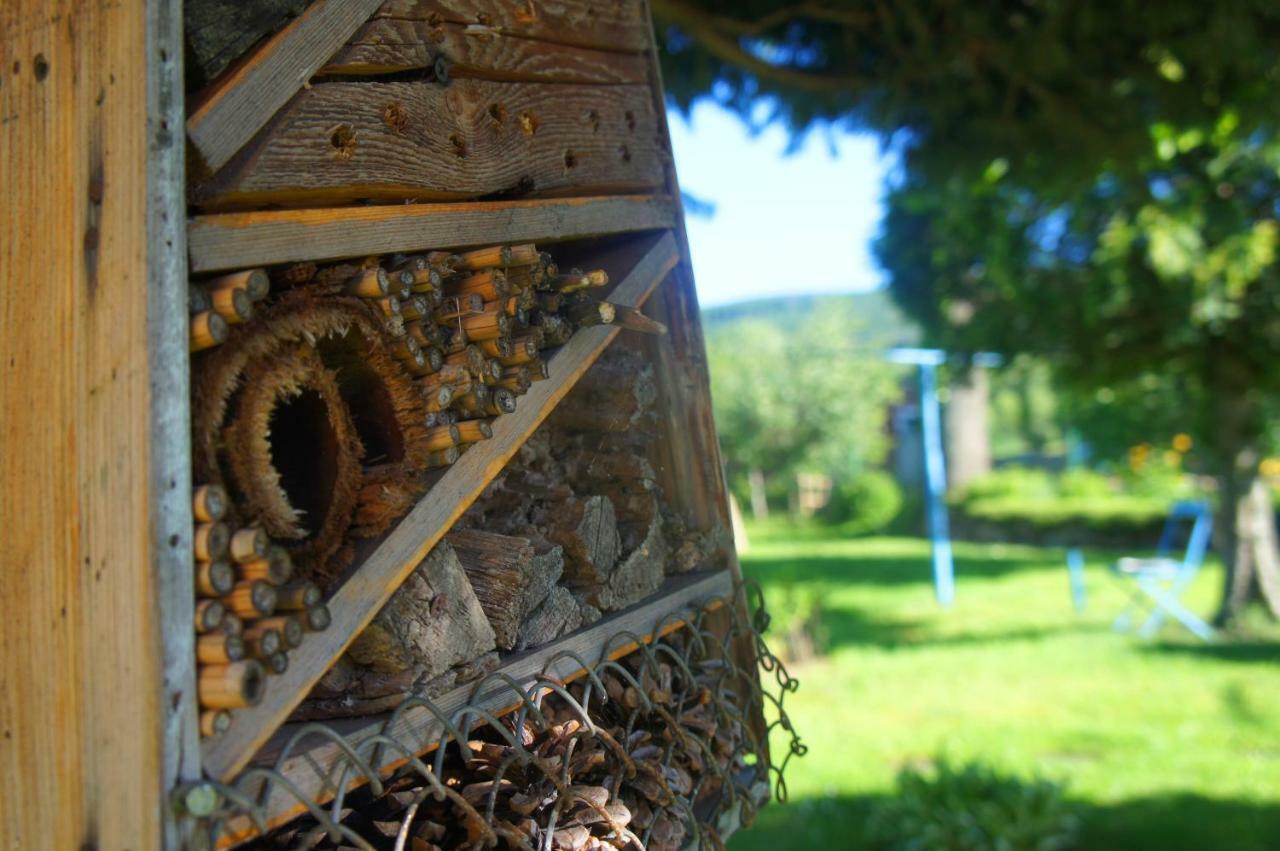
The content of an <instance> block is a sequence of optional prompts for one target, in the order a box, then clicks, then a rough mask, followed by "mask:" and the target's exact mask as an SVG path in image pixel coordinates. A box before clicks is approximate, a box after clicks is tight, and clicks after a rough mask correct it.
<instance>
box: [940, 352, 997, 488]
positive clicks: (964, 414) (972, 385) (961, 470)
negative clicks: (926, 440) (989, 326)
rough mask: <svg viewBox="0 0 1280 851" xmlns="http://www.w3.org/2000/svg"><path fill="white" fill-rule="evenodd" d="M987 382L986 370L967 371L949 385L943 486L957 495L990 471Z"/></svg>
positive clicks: (979, 368) (975, 367) (988, 392)
mask: <svg viewBox="0 0 1280 851" xmlns="http://www.w3.org/2000/svg"><path fill="white" fill-rule="evenodd" d="M990 397H991V382H990V380H989V377H988V373H987V370H986V369H984V368H982V367H980V366H972V367H970V368H969V374H968V375H967V376H965V377H964V379H963V380H957V381H953V382H952V383H951V400H950V402H949V403H948V404H947V487H948V489H949V490H951V491H953V492H955V493H959V492H961V491H963V490H964V489H965V487H966V486H967V485H968V484H969V483H970V482H972V481H973V480H974V479H977V478H979V477H981V476H984V475H986V474H987V473H990V472H991V429H990V424H989V423H990V420H989V416H988V409H989V403H990Z"/></svg>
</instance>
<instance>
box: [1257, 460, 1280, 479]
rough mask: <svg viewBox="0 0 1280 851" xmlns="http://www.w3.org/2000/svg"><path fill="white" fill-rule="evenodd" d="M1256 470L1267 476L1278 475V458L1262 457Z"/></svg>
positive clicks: (1279, 474)
mask: <svg viewBox="0 0 1280 851" xmlns="http://www.w3.org/2000/svg"><path fill="white" fill-rule="evenodd" d="M1258 470H1259V471H1260V472H1261V473H1262V475H1264V476H1267V477H1273V476H1275V477H1280V458H1264V459H1263V461H1262V463H1261V464H1259V465H1258Z"/></svg>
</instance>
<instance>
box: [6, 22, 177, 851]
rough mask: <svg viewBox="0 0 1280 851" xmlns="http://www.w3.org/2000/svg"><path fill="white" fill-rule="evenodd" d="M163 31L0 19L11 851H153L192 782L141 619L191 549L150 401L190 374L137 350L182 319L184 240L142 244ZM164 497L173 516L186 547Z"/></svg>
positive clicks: (173, 137)
mask: <svg viewBox="0 0 1280 851" xmlns="http://www.w3.org/2000/svg"><path fill="white" fill-rule="evenodd" d="M173 11H175V7H174V4H171V3H161V2H159V0H154V2H146V3H131V4H124V3H84V2H72V0H60V2H48V0H18V2H7V3H5V4H3V5H0V55H2V56H3V57H4V59H3V67H4V84H3V87H0V186H2V187H3V188H4V192H5V197H6V206H5V213H4V214H3V215H0V268H3V269H4V270H5V274H6V276H8V277H10V278H11V279H12V280H23V281H28V282H31V283H32V284H33V286H28V287H16V286H5V287H0V339H3V341H4V343H3V357H0V411H3V414H2V415H0V528H3V530H4V531H3V533H2V535H3V540H4V550H3V563H2V565H0V572H2V573H3V574H4V576H6V577H7V578H8V581H5V582H3V583H0V607H2V608H3V610H4V612H5V616H4V617H3V618H0V647H2V648H3V651H2V652H0V788H3V792H2V793H0V825H3V837H4V838H3V844H4V846H5V847H6V848H90V847H92V848H97V849H121V848H131V849H155V848H159V847H161V846H162V843H164V842H166V841H167V839H166V837H171V836H172V834H166V833H165V820H166V818H167V816H166V813H167V811H168V802H167V799H166V797H165V793H166V791H167V788H166V787H167V782H168V779H169V778H172V777H173V776H175V775H176V774H181V773H182V772H186V771H189V770H190V769H191V763H190V762H187V763H186V766H185V767H180V766H179V764H178V763H179V762H181V760H180V759H177V760H171V758H172V757H176V756H177V755H176V754H170V753H166V752H165V749H166V744H168V745H172V746H178V744H179V742H180V739H181V722H180V721H178V722H175V724H176V726H171V725H170V722H171V721H172V720H173V718H174V715H172V714H171V710H172V711H173V712H181V711H182V710H185V709H188V708H189V707H190V706H191V704H190V702H189V701H190V698H189V695H187V694H186V693H185V692H184V689H185V688H186V685H185V684H184V683H182V682H180V681H177V680H168V681H167V680H166V678H165V677H166V669H165V660H164V659H163V658H162V654H161V649H160V628H161V626H160V625H161V617H159V616H158V615H157V612H156V610H157V608H158V607H159V606H160V605H162V604H164V602H165V600H166V597H165V595H166V594H168V593H170V592H171V591H172V590H173V589H172V586H170V587H169V588H167V589H166V588H162V587H161V586H160V584H159V583H158V580H157V577H156V576H155V575H154V574H153V570H160V569H162V568H169V569H171V565H172V563H173V562H174V557H175V556H180V557H181V558H182V561H183V563H185V564H189V562H188V561H187V560H186V559H187V553H188V549H187V548H189V546H190V539H189V535H190V531H189V530H190V519H189V513H190V506H189V502H190V491H186V492H185V493H181V492H179V490H177V488H178V482H180V481H182V476H181V472H180V469H175V470H173V471H170V470H166V469H161V468H160V465H161V464H162V463H164V462H165V461H166V460H167V461H168V462H174V461H175V459H174V458H172V457H167V456H166V455H165V452H164V450H160V449H158V448H157V447H155V446H153V445H151V444H150V442H151V441H152V439H153V438H156V437H157V435H159V436H160V438H161V442H162V443H164V444H165V445H166V446H172V444H171V443H169V441H170V439H171V438H172V432H173V431H174V429H175V428H177V429H178V430H181V425H180V423H178V422H177V420H175V416H176V417H177V419H180V417H181V410H182V408H183V405H184V403H185V394H184V396H183V397H180V398H178V399H176V400H170V401H171V402H176V405H177V408H176V409H175V408H173V407H172V406H166V405H164V404H163V400H162V399H161V398H159V397H157V396H156V395H155V394H156V393H157V392H165V389H164V388H170V389H171V388H172V386H173V385H172V382H173V381H174V372H175V370H176V371H184V370H185V368H186V365H185V343H183V344H182V345H181V347H180V349H179V355H178V357H179V359H178V361H177V363H176V364H174V363H158V362H157V351H156V350H155V348H154V346H160V345H162V344H163V343H164V340H165V339H166V335H164V334H159V335H155V336H153V335H152V333H151V332H153V331H156V324H155V323H158V322H160V321H161V320H165V321H167V323H168V327H169V329H170V330H171V332H172V333H171V334H169V335H168V336H174V335H176V336H177V338H178V339H179V340H184V339H185V336H186V328H185V321H184V316H185V310H182V309H181V308H179V311H178V312H177V314H176V315H174V316H165V315H164V310H165V309H166V307H167V306H169V305H171V304H175V303H176V304H181V301H182V300H184V299H185V291H184V290H185V288H184V287H183V286H182V281H183V278H181V277H172V276H171V274H172V270H173V269H174V268H181V260H182V257H181V254H180V253H178V257H177V261H178V262H177V263H176V264H175V263H174V262H173V258H172V257H167V255H166V250H171V251H173V252H175V253H177V252H180V251H181V238H180V233H179V235H178V240H177V242H176V243H175V244H174V245H172V246H166V245H164V243H163V242H161V244H160V247H157V246H156V245H155V244H153V242H152V239H151V238H152V237H157V238H159V239H161V240H164V239H165V235H166V233H167V234H168V235H169V236H170V238H172V234H173V233H174V231H173V229H172V228H173V226H177V227H181V216H182V213H181V193H180V191H176V192H175V191H174V190H176V189H177V187H176V186H171V185H169V186H168V189H165V186H166V185H168V184H171V183H172V182H176V181H177V180H180V179H181V160H180V158H177V159H175V158H176V157H180V156H181V139H180V137H178V135H177V134H176V133H175V132H174V130H176V126H180V125H172V124H169V123H167V122H169V121H170V120H171V118H172V117H173V116H175V115H177V114H179V112H178V110H180V89H179V90H178V91H177V92H175V91H174V90H173V89H172V85H173V84H174V83H175V81H176V77H177V75H176V71H175V69H174V68H173V67H172V63H177V62H178V61H179V57H180V53H179V52H178V51H177V50H176V44H175V43H174V42H176V38H175V39H174V40H173V41H170V40H169V38H170V37H172V36H176V34H177V31H178V30H177V28H176V23H175V22H174V21H173V20H172V19H171V18H169V17H167V16H168V15H170V14H171V13H172V12H173ZM161 51H164V53H163V54H161ZM158 65H165V66H166V67H165V68H164V69H163V70H162V69H160V68H159V67H158ZM162 75H163V80H164V84H163V85H162V84H161V83H162V80H161V76H162ZM175 97H177V98H178V100H177V102H176V105H175V100H174V98H175ZM170 128H173V129H170ZM175 149H176V151H175ZM175 163H176V164H175ZM175 169H177V170H176V173H175ZM161 196H166V197H167V202H168V203H167V205H166V206H164V207H163V209H157V206H156V205H157V203H159V200H162V199H161ZM175 201H176V202H177V206H174V205H173V202H175ZM175 215H176V216H177V219H176V220H171V222H170V227H169V229H168V230H167V231H161V230H159V228H160V227H161V224H160V222H161V219H162V217H163V216H168V217H171V219H172V217H173V216H175ZM149 226H150V227H152V228H155V229H156V230H155V231H154V232H152V233H150V234H149V230H148V228H149ZM166 257H167V260H166V259H165V258H166ZM175 290H177V291H178V292H175ZM152 295H159V296H160V297H161V298H160V304H158V305H152V306H149V305H148V298H149V297H150V296H152ZM175 296H176V297H175ZM175 410H176V411H177V412H178V414H177V415H175V413H174V412H175ZM159 418H163V419H165V422H164V423H162V424H157V419H159ZM171 483H172V488H173V489H172V490H171ZM158 489H159V490H158ZM166 494H170V495H176V496H178V497H179V498H180V501H181V502H185V503H187V504H188V506H187V509H186V511H187V517H188V519H187V520H186V521H185V522H186V528H185V531H173V530H175V529H181V526H182V522H183V521H182V514H181V509H178V510H176V511H175V510H172V503H166V499H167V497H166ZM166 504H168V508H166ZM33 506H38V508H37V509H35V510H33ZM161 534H163V537H161ZM169 535H175V536H176V538H175V539H174V540H173V541H170V540H169V538H168V536H169ZM161 548H163V551H161ZM187 570H188V571H189V570H190V568H189V567H188V568H187ZM188 581H190V574H189V573H188ZM185 605H186V606H187V612H188V618H189V616H190V597H189V596H188V598H187V600H186V601H185ZM188 629H189V627H188ZM187 664H188V665H189V664H190V660H189V659H188V660H187ZM169 673H172V671H170V672H169ZM191 720H192V722H194V715H193V716H192V718H191Z"/></svg>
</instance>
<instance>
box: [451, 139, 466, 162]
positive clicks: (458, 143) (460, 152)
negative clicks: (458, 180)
mask: <svg viewBox="0 0 1280 851" xmlns="http://www.w3.org/2000/svg"><path fill="white" fill-rule="evenodd" d="M449 145H450V147H452V148H453V155H454V156H455V157H465V156H466V155H467V143H466V142H464V141H463V140H462V138H461V137H459V136H457V135H456V134H455V135H453V136H450V137H449Z"/></svg>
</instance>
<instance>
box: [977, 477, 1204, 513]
mask: <svg viewBox="0 0 1280 851" xmlns="http://www.w3.org/2000/svg"><path fill="white" fill-rule="evenodd" d="M1139 479H1140V480H1139ZM1194 491H1195V487H1194V485H1193V482H1192V480H1191V479H1190V478H1189V477H1187V476H1185V475H1183V474H1181V473H1179V474H1178V475H1176V476H1169V475H1168V474H1167V473H1166V472H1164V471H1158V472H1156V471H1153V472H1150V473H1147V472H1145V471H1144V472H1143V473H1142V474H1141V476H1140V475H1139V474H1138V473H1136V472H1134V471H1129V472H1127V473H1126V474H1125V475H1124V476H1108V475H1105V474H1103V473H1100V472H1097V471H1094V470H1085V469H1072V470H1068V471H1066V472H1064V473H1061V474H1058V475H1055V474H1053V473H1050V472H1048V471H1046V470H1037V469H1027V468H1022V467H1006V468H1004V469H1001V470H996V471H995V472H993V473H991V474H990V475H987V476H983V477H982V478H981V479H978V480H977V481H975V482H973V483H972V484H971V485H970V486H969V487H968V488H966V489H965V491H964V492H963V493H961V494H960V495H959V496H958V497H956V498H955V499H953V500H952V502H953V504H954V505H955V506H956V507H957V508H958V509H959V510H960V511H961V512H962V513H963V514H964V515H967V516H968V517H971V518H974V519H977V520H984V521H994V522H1005V521H1020V522H1026V523H1031V524H1033V525H1036V526H1062V525H1066V524H1076V525H1081V524H1082V525H1085V526H1116V525H1119V526H1135V527H1139V526H1145V525H1147V524H1150V523H1152V522H1155V521H1159V520H1160V519H1162V518H1163V517H1164V516H1165V515H1166V514H1167V513H1168V511H1169V506H1170V505H1171V504H1172V503H1173V502H1174V501H1175V500H1178V499H1182V498H1185V497H1188V496H1190V495H1192V493H1193V492H1194Z"/></svg>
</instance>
